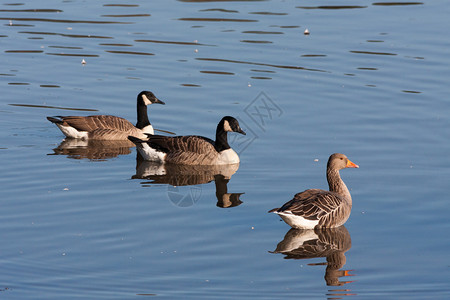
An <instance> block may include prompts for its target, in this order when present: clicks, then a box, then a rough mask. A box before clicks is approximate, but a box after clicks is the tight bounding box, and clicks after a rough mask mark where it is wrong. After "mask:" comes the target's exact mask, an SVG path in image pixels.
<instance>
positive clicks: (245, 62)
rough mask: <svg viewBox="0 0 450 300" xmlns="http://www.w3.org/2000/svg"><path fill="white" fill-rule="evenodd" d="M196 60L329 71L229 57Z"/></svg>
mask: <svg viewBox="0 0 450 300" xmlns="http://www.w3.org/2000/svg"><path fill="white" fill-rule="evenodd" d="M196 60H203V61H217V62H228V63H235V64H248V65H255V66H266V67H273V68H280V69H294V70H305V71H315V72H329V71H325V70H320V69H310V68H305V67H300V66H289V65H274V64H266V63H257V62H249V61H240V60H231V59H222V58H204V57H199V58H196Z"/></svg>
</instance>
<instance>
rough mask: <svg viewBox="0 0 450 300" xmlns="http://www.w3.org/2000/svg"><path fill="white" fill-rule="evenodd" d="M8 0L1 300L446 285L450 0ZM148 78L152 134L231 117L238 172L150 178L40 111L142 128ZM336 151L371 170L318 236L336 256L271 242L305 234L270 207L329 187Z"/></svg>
mask: <svg viewBox="0 0 450 300" xmlns="http://www.w3.org/2000/svg"><path fill="white" fill-rule="evenodd" d="M0 4H1V5H0V20H1V21H0V23H1V25H2V30H1V31H0V48H1V49H0V55H1V61H2V64H1V68H0V85H1V91H2V97H1V104H0V105H1V108H0V115H1V117H0V124H1V125H0V126H1V129H2V130H1V131H0V141H1V144H0V153H1V156H0V160H1V161H0V164H1V166H2V175H1V177H0V186H1V194H0V195H1V207H2V210H1V213H0V228H1V229H2V230H1V238H2V241H3V243H2V245H1V246H0V264H1V266H2V272H0V295H2V296H3V297H5V298H7V299H61V298H64V299H77V298H83V299H86V298H89V299H129V298H141V297H152V296H154V297H159V298H167V299H174V298H179V299H231V298H232V299H239V298H240V299H243V298H258V299H281V298H286V299H288V298H294V297H296V298H305V299H323V298H330V299H334V298H347V296H349V297H351V298H364V299H445V298H449V296H450V286H449V284H448V278H449V270H450V265H449V262H448V259H449V256H448V251H447V248H448V246H449V238H448V234H447V232H448V230H449V229H450V223H449V221H448V215H449V208H448V204H447V201H448V195H447V190H448V183H447V180H446V178H449V175H450V163H449V161H448V159H447V156H448V155H447V154H448V152H449V150H450V143H449V142H448V137H449V134H448V130H447V128H448V127H449V124H450V118H449V117H448V113H447V111H448V110H449V109H450V103H449V102H448V101H447V99H446V96H447V95H448V94H449V88H448V80H449V78H450V71H449V69H448V65H449V62H450V61H449V58H448V53H447V52H448V51H447V49H448V46H449V39H448V33H447V28H448V25H449V21H448V13H449V8H448V5H446V4H447V3H446V2H444V1H422V2H412V3H411V2H408V3H402V2H379V3H375V2H369V1H360V2H358V3H357V5H354V4H351V5H350V4H347V3H334V2H327V1H319V2H317V3H316V2H315V3H312V2H310V1H275V0H272V1H133V2H118V1H109V2H104V1H89V2H86V1H50V0H45V1H40V2H39V4H37V3H35V1H21V2H20V3H14V2H5V1H3V2H1V3H0ZM305 29H308V30H309V31H310V34H309V35H304V31H305ZM83 60H84V62H85V64H82V61H83ZM141 90H151V91H153V92H154V93H155V95H156V96H157V97H159V98H160V99H162V100H163V101H165V102H166V105H165V106H157V105H154V106H151V107H150V110H149V112H150V121H151V122H152V124H153V125H154V127H155V128H156V129H159V130H164V131H170V132H174V133H176V134H199V135H204V136H208V137H213V135H214V131H215V126H216V124H217V122H218V121H219V120H220V118H221V117H222V116H224V115H233V116H235V117H237V118H238V119H239V121H240V123H241V126H242V127H243V129H244V130H245V131H246V132H247V135H246V136H245V137H242V136H237V135H230V144H231V145H232V146H233V147H234V148H235V149H236V151H237V152H239V153H240V157H241V164H240V165H239V166H238V168H237V170H234V169H233V170H225V171H226V172H225V171H223V173H226V174H225V176H214V175H215V174H212V173H217V172H216V171H214V170H213V171H208V170H206V171H205V170H201V169H200V170H198V169H193V170H185V169H182V170H178V169H177V170H172V171H169V173H170V174H169V175H171V174H172V175H173V176H166V177H164V176H162V177H161V176H157V175H152V176H150V177H149V174H154V173H155V168H156V167H155V166H152V165H151V164H146V163H141V162H139V161H136V154H135V149H134V148H133V147H130V145H126V144H125V145H115V146H111V145H108V144H104V145H93V144H92V143H91V145H79V144H78V145H77V144H75V145H74V144H71V145H70V144H69V145H68V144H67V142H66V143H64V142H63V136H62V134H61V133H60V131H59V130H58V129H57V128H56V127H55V126H54V125H52V124H51V123H50V122H48V121H47V120H46V119H45V117H46V116H54V115H89V114H97V113H98V114H113V115H119V116H122V117H124V118H127V119H129V120H131V121H132V122H134V121H135V118H136V115H135V114H136V112H135V98H136V95H137V94H138V93H139V92H140V91H141ZM62 142H63V143H62ZM333 152H342V153H345V154H347V155H348V156H349V158H350V159H351V160H352V161H354V162H355V163H357V164H359V165H360V168H359V169H350V170H344V171H342V172H341V173H342V177H343V178H344V180H345V182H346V183H347V185H348V186H349V187H350V189H351V193H352V196H353V203H354V204H353V210H352V215H351V216H350V219H349V221H348V222H347V223H346V224H345V228H343V229H340V230H341V231H340V232H338V233H337V234H336V233H334V232H332V231H328V232H325V233H322V234H321V233H319V234H318V235H317V237H316V241H315V242H316V243H319V244H321V243H322V244H321V245H324V247H325V246H326V247H331V248H334V249H336V252H333V253H331V254H330V253H329V252H327V253H319V252H318V251H315V252H314V253H313V254H311V253H309V254H308V255H306V254H305V253H304V252H303V253H302V252H301V249H298V248H297V250H296V252H295V251H294V252H293V253H289V252H286V251H284V252H283V251H281V252H282V253H273V252H274V251H275V250H276V249H278V250H280V249H281V248H280V247H281V246H283V245H286V244H289V242H291V243H296V242H297V243H298V238H300V237H301V236H302V234H301V233H292V232H288V231H289V227H288V226H287V225H286V224H285V223H284V222H282V221H280V220H279V218H278V217H277V216H275V215H272V214H267V211H268V210H269V209H271V208H274V207H278V206H279V205H281V204H282V203H284V202H286V201H288V200H290V199H291V197H292V196H293V195H294V194H295V193H297V192H299V191H302V190H304V189H306V188H325V187H326V181H325V174H324V172H325V164H326V160H327V158H328V156H329V155H330V154H331V153H333ZM152 172H153V173H152ZM233 172H234V173H233ZM180 174H181V175H180ZM230 176H231V178H229V177H230ZM170 183H171V184H175V185H176V186H173V185H171V184H170ZM186 184H191V185H186ZM305 234H307V235H308V236H310V237H311V236H314V234H316V233H312V232H307V233H305ZM285 236H286V237H285ZM282 241H284V242H282ZM277 246H278V248H277ZM284 250H286V249H284ZM291 250H292V249H291ZM293 250H295V249H293ZM275 252H277V251H275ZM278 252H280V251H278ZM286 258H290V259H286ZM327 261H328V266H326V265H324V263H325V262H327ZM349 274H350V275H353V276H345V275H349ZM338 282H340V283H341V284H342V285H340V286H339V285H338V286H335V285H336V284H338ZM327 284H328V285H327Z"/></svg>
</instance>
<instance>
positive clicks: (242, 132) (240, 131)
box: [236, 128, 246, 135]
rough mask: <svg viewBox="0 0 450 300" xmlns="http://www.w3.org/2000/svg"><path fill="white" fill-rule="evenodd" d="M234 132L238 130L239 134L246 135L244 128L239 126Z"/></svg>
mask: <svg viewBox="0 0 450 300" xmlns="http://www.w3.org/2000/svg"><path fill="white" fill-rule="evenodd" d="M236 132H239V133H241V134H243V135H246V133H245V132H244V130H242V129H241V128H238V130H237V131H236Z"/></svg>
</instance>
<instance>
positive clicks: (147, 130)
mask: <svg viewBox="0 0 450 300" xmlns="http://www.w3.org/2000/svg"><path fill="white" fill-rule="evenodd" d="M142 132H143V133H148V134H155V132H154V130H153V126H152V125H151V124H150V125H147V126H145V127H144V128H142Z"/></svg>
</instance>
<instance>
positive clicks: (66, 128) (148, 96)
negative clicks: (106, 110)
mask: <svg viewBox="0 0 450 300" xmlns="http://www.w3.org/2000/svg"><path fill="white" fill-rule="evenodd" d="M152 103H159V104H165V103H164V102H163V101H161V100H159V99H158V98H156V97H155V95H154V94H153V93H152V92H148V91H143V92H141V93H139V95H138V96H137V123H136V126H134V125H133V124H132V123H131V122H129V121H128V120H126V119H124V118H120V117H116V116H110V115H94V116H87V117H83V116H56V117H47V120H49V121H50V122H52V123H54V124H55V125H56V126H58V128H59V129H60V130H61V131H62V133H63V134H64V135H65V136H66V137H68V138H75V139H93V140H127V137H128V136H129V135H133V136H136V137H140V138H146V134H153V127H152V125H151V124H150V121H149V119H148V115H147V106H148V105H150V104H152Z"/></svg>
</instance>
